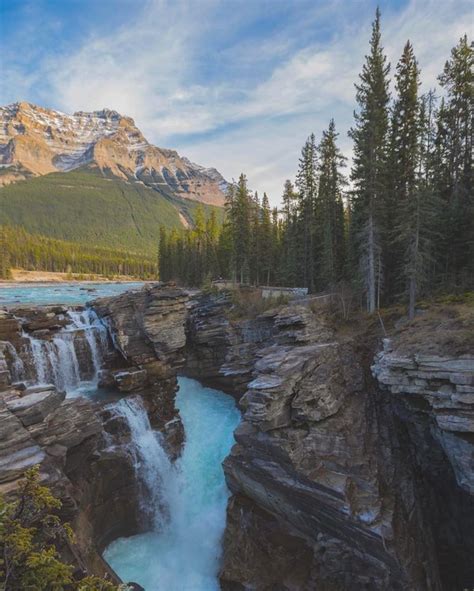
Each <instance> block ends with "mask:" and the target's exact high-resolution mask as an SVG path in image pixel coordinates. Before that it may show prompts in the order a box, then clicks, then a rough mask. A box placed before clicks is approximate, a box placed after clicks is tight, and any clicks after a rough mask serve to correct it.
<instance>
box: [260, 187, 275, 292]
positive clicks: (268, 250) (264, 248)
mask: <svg viewBox="0 0 474 591" xmlns="http://www.w3.org/2000/svg"><path fill="white" fill-rule="evenodd" d="M260 244H261V250H260V253H261V259H260V260H261V268H262V279H263V281H265V283H266V285H269V284H270V274H271V271H272V264H273V241H272V217H271V211H270V202H269V201H268V197H267V194H266V193H264V194H263V199H262V221H261V226H260Z"/></svg>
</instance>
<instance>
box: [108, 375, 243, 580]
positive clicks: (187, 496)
mask: <svg viewBox="0 0 474 591" xmlns="http://www.w3.org/2000/svg"><path fill="white" fill-rule="evenodd" d="M179 387H180V389H179V392H178V395H177V398H176V402H177V406H178V408H179V411H180V415H181V419H182V421H183V423H184V427H185V432H186V443H185V447H184V450H183V454H182V456H181V457H180V458H179V459H178V460H177V461H176V463H175V464H171V463H170V461H169V459H168V457H167V455H166V453H165V451H164V449H163V447H162V445H161V440H160V436H159V434H157V433H156V432H154V431H153V430H152V428H151V426H150V422H149V420H148V417H147V414H146V411H145V409H144V408H143V405H142V404H141V403H140V399H139V398H136V399H133V400H130V399H124V400H121V401H120V402H119V403H117V404H116V405H115V412H116V413H117V414H119V415H120V416H123V417H124V418H125V419H126V420H127V422H128V425H129V429H130V433H131V441H130V452H131V453H132V455H133V457H134V461H135V467H136V470H137V476H138V478H139V482H140V484H141V492H142V499H141V503H142V505H143V506H144V509H145V511H144V513H145V515H146V516H147V519H148V527H149V528H150V530H151V531H149V532H148V533H145V534H140V535H137V536H133V537H131V538H121V539H119V540H116V541H115V542H113V543H112V544H111V545H110V546H109V547H108V548H107V549H106V551H105V554H104V557H105V559H106V560H107V561H108V562H109V563H110V564H111V566H112V567H113V568H114V569H115V571H116V572H117V573H118V574H119V575H120V577H121V578H122V579H123V580H124V581H135V582H137V583H139V584H141V585H142V586H143V587H144V588H145V589H146V590H147V591H218V589H219V584H218V580H217V574H218V570H219V558H220V547H221V538H222V534H223V531H224V527H225V515H226V505H227V498H228V494H229V493H228V490H227V487H226V485H225V480H224V473H223V470H222V465H221V464H222V461H223V460H224V458H225V457H226V456H227V455H228V453H229V451H230V448H231V446H232V444H233V442H234V438H233V432H234V429H235V428H236V426H237V424H238V422H239V420H240V413H239V411H238V410H237V408H236V406H235V402H234V400H233V399H232V398H231V397H230V396H226V395H225V394H223V393H221V392H218V391H216V390H211V389H209V388H204V387H203V386H201V384H199V383H198V382H196V381H195V380H190V379H187V378H179Z"/></svg>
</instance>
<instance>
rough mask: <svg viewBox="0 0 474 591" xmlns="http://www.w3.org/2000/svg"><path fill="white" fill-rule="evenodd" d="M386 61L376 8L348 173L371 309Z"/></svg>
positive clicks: (376, 285) (375, 290)
mask: <svg viewBox="0 0 474 591" xmlns="http://www.w3.org/2000/svg"><path fill="white" fill-rule="evenodd" d="M389 70H390V65H389V64H387V63H386V57H385V55H384V53H383V48H382V46H381V34H380V10H379V9H378V8H377V11H376V15H375V21H374V23H373V25H372V37H371V40H370V53H369V55H368V56H367V57H366V62H365V64H364V66H363V68H362V73H361V74H360V83H359V84H356V89H357V93H356V99H357V103H358V105H359V112H358V113H355V114H354V116H355V122H356V124H355V127H354V128H353V129H352V130H351V131H350V136H351V137H352V139H353V140H354V161H353V169H352V174H351V178H352V180H353V183H354V191H353V193H352V204H351V209H352V211H351V215H352V223H353V224H354V227H353V228H352V231H351V235H352V238H353V240H354V241H355V243H354V245H353V246H354V249H355V251H356V252H357V254H358V259H359V264H360V267H361V272H362V276H363V279H364V283H365V289H366V292H367V310H368V311H369V313H373V312H374V311H375V309H376V307H377V306H378V305H379V302H380V292H381V284H382V252H381V237H380V233H381V232H382V226H383V215H382V212H383V209H384V198H385V195H386V191H387V177H386V166H387V129H388V101H389V91H388V86H389V81H388V73H389Z"/></svg>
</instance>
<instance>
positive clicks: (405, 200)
mask: <svg viewBox="0 0 474 591" xmlns="http://www.w3.org/2000/svg"><path fill="white" fill-rule="evenodd" d="M395 79H396V84H395V88H396V93H397V95H396V99H395V104H394V107H393V122H392V144H393V145H392V149H391V153H392V161H391V165H392V166H393V167H394V171H395V176H394V182H395V184H394V194H395V195H396V199H397V207H396V210H395V212H394V214H395V215H396V224H395V229H396V235H395V236H394V241H395V243H397V242H398V243H399V244H400V246H401V249H400V250H401V252H402V257H403V258H402V260H401V261H400V269H399V272H400V274H401V278H402V282H403V283H404V284H405V285H406V286H407V289H408V295H409V317H410V318H413V317H414V314H415V299H416V293H417V286H418V284H419V283H420V281H421V278H422V277H423V275H424V273H425V270H426V265H427V260H426V259H427V246H428V244H427V243H426V242H425V241H424V240H423V237H424V234H425V233H424V225H425V223H426V222H427V219H426V217H423V216H422V213H423V209H424V206H426V204H427V201H425V203H423V197H426V194H425V192H424V191H422V190H421V185H420V181H421V178H420V155H421V142H420V139H421V138H420V131H421V119H420V103H419V100H418V87H419V84H420V82H419V69H418V64H417V61H416V59H415V55H414V53H413V47H412V45H411V43H410V42H409V41H408V42H407V43H406V45H405V48H404V50H403V54H402V56H401V58H400V61H399V62H398V64H397V71H396V74H395Z"/></svg>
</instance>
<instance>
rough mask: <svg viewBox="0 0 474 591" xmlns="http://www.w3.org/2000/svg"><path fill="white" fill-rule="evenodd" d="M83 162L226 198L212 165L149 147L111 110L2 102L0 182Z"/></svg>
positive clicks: (190, 195) (185, 193)
mask: <svg viewBox="0 0 474 591" xmlns="http://www.w3.org/2000/svg"><path fill="white" fill-rule="evenodd" d="M83 166H89V167H98V168H99V169H100V170H101V171H103V173H104V174H105V175H112V176H115V177H118V178H120V179H122V180H125V181H129V182H142V183H144V184H145V185H147V186H148V187H150V188H153V189H158V190H161V191H165V192H171V193H173V194H174V195H177V196H179V197H185V198H187V199H193V200H196V201H201V202H203V203H208V204H212V205H223V203H224V193H225V190H226V187H227V182H226V181H225V179H224V178H223V177H222V175H221V174H220V173H219V172H218V171H217V170H216V169H214V168H204V167H202V166H199V165H197V164H194V163H192V162H190V161H189V160H188V159H187V158H183V157H181V156H179V154H178V153H177V152H176V151H174V150H167V149H163V148H158V147H156V146H153V145H152V144H150V143H149V142H148V141H147V140H146V139H145V137H144V136H143V134H142V132H141V131H140V130H139V129H138V128H137V127H136V125H135V122H134V121H133V119H131V118H130V117H124V116H122V115H120V114H119V113H117V112H116V111H111V110H109V109H103V110H102V111H93V112H91V113H86V112H83V111H79V112H77V113H74V114H73V115H67V114H65V113H61V112H59V111H54V110H52V109H44V108H42V107H39V106H36V105H33V104H31V103H26V102H20V103H14V104H11V105H8V106H6V107H0V173H1V174H0V186H1V185H5V184H9V183H12V182H15V181H18V180H22V179H25V178H28V177H30V176H38V175H44V174H48V173H51V172H67V171H70V170H74V169H77V168H80V167H83Z"/></svg>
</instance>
